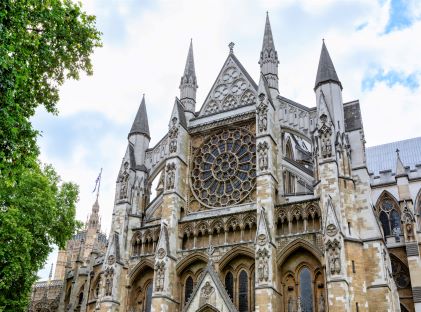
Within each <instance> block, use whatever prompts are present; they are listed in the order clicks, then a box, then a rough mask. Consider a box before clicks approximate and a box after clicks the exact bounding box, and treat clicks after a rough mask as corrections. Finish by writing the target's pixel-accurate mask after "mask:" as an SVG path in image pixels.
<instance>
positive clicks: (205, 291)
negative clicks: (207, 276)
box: [200, 282, 215, 303]
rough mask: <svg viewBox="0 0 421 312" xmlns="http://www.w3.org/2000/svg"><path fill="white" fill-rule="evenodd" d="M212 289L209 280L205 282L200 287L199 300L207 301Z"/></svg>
mask: <svg viewBox="0 0 421 312" xmlns="http://www.w3.org/2000/svg"><path fill="white" fill-rule="evenodd" d="M214 291H215V289H214V287H213V286H212V285H211V284H210V283H209V282H206V283H205V285H204V286H203V287H202V289H200V302H203V303H207V302H209V299H210V296H211V295H212V294H213V292H214Z"/></svg>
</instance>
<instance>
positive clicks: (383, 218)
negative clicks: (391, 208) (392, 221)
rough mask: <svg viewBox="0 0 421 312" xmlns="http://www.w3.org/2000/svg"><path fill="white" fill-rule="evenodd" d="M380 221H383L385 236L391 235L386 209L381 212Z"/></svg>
mask: <svg viewBox="0 0 421 312" xmlns="http://www.w3.org/2000/svg"><path fill="white" fill-rule="evenodd" d="M380 222H381V223H382V227H383V232H384V236H388V235H390V226H389V218H388V217H387V214H386V212H384V211H382V212H380Z"/></svg>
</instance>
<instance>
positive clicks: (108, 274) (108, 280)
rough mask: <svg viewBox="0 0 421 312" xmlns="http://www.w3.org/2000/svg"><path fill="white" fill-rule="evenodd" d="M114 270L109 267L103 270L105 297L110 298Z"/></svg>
mask: <svg viewBox="0 0 421 312" xmlns="http://www.w3.org/2000/svg"><path fill="white" fill-rule="evenodd" d="M113 278H114V269H113V268H111V267H109V268H107V269H106V270H105V296H111V295H112V292H113Z"/></svg>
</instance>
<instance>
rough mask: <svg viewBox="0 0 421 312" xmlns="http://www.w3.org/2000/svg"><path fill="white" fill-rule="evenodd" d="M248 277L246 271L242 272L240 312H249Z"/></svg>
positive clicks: (239, 291) (239, 297)
mask: <svg viewBox="0 0 421 312" xmlns="http://www.w3.org/2000/svg"><path fill="white" fill-rule="evenodd" d="M248 299H249V298H248V276H247V272H246V271H241V272H240V276H239V278H238V311H239V312H247V311H248V310H249V300H248Z"/></svg>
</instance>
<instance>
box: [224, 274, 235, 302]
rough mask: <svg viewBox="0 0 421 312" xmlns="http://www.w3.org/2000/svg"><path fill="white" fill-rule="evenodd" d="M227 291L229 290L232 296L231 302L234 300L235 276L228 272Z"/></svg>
mask: <svg viewBox="0 0 421 312" xmlns="http://www.w3.org/2000/svg"><path fill="white" fill-rule="evenodd" d="M225 289H226V290H227V293H228V295H229V296H230V298H231V300H233V298H234V276H233V275H232V273H231V272H228V273H227V275H225Z"/></svg>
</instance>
